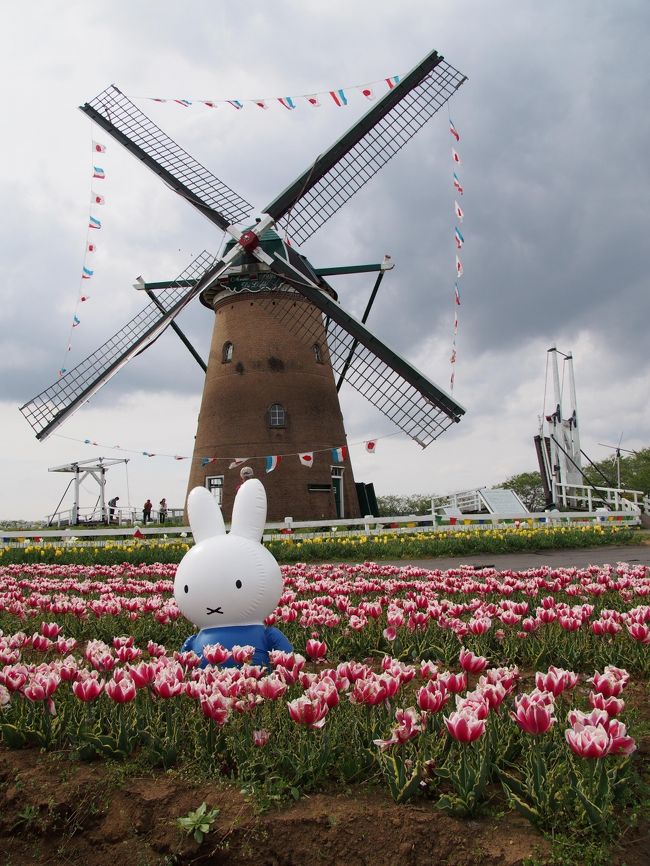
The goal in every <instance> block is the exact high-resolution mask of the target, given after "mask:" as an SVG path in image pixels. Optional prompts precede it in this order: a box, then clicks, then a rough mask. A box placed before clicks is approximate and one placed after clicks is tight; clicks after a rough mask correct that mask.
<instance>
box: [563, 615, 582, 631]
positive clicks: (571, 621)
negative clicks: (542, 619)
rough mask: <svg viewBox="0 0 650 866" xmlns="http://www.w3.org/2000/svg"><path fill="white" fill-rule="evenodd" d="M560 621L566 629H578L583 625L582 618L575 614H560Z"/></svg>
mask: <svg viewBox="0 0 650 866" xmlns="http://www.w3.org/2000/svg"><path fill="white" fill-rule="evenodd" d="M558 621H559V623H560V625H561V626H562V628H563V629H564V631H578V629H579V628H580V627H581V625H582V620H581V619H578V618H577V617H574V616H559V617H558Z"/></svg>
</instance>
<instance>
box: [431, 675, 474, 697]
mask: <svg viewBox="0 0 650 866" xmlns="http://www.w3.org/2000/svg"><path fill="white" fill-rule="evenodd" d="M438 679H439V680H441V681H442V682H443V683H444V684H445V686H446V688H447V691H449V692H453V693H454V694H458V693H460V692H464V691H465V689H466V688H467V674H466V673H465V671H463V672H462V673H459V674H453V673H451V672H450V671H447V672H446V673H444V674H440V675H439V677H438Z"/></svg>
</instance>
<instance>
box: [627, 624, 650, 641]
mask: <svg viewBox="0 0 650 866" xmlns="http://www.w3.org/2000/svg"><path fill="white" fill-rule="evenodd" d="M627 630H628V631H629V633H630V635H631V637H633V638H634V640H638V641H639V643H643V644H649V643H650V628H648V626H647V625H644V624H643V623H640V622H634V623H632V624H631V625H628V627H627Z"/></svg>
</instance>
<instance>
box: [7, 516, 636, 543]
mask: <svg viewBox="0 0 650 866" xmlns="http://www.w3.org/2000/svg"><path fill="white" fill-rule="evenodd" d="M640 523H641V517H640V514H637V513H633V512H630V511H624V510H617V511H608V512H591V513H590V512H585V511H563V512H560V511H551V512H549V511H544V512H536V513H531V514H528V515H526V516H525V517H522V515H521V514H516V513H511V514H508V513H503V514H486V513H479V514H463V515H461V516H460V517H453V516H446V517H439V516H432V515H431V514H425V515H417V516H416V515H408V516H405V517H404V516H400V517H372V516H370V515H368V516H366V517H361V518H357V519H354V520H350V519H347V520H346V519H342V520H317V521H307V520H299V521H297V520H293V519H292V518H291V517H286V518H285V519H284V521H281V522H277V523H268V524H267V525H266V527H265V531H264V540H265V541H270V540H271V539H277V538H278V537H279V536H280V537H286V536H291V535H295V536H297V537H298V536H299V537H300V538H317V537H318V538H323V537H331V536H332V535H334V534H335V533H336V535H337V536H339V537H341V536H354V535H368V536H372V535H382V534H384V533H386V532H390V533H397V534H400V533H414V532H433V531H445V532H459V531H460V532H463V531H474V530H491V529H499V528H515V529H519V528H526V527H535V526H537V527H544V526H547V527H550V526H584V525H616V526H638V525H639V524H640ZM138 528H139V531H140V532H141V533H142V534H143V535H144V537H145V538H148V539H149V540H151V541H154V540H163V538H164V539H165V540H170V539H175V540H178V539H179V538H185V537H187V538H191V529H190V527H189V526H166V525H162V526H161V525H160V524H155V523H148V524H147V525H146V526H140V527H138ZM132 537H133V527H122V528H120V527H113V526H112V527H99V526H98V527H95V528H92V529H84V528H83V527H82V526H74V527H68V528H66V529H64V530H63V531H62V530H60V529H40V530H35V529H32V530H25V531H21V530H0V539H1V541H2V542H4V544H5V545H10V546H20V545H26V544H33V543H34V542H35V540H37V541H36V543H38V542H39V541H41V540H43V541H53V540H55V539H59V540H60V541H61V542H62V543H67V544H69V543H75V544H81V545H83V544H91V545H95V546H103V545H105V544H108V543H111V541H115V540H116V539H120V538H122V539H125V540H126V539H128V538H132ZM90 539H92V540H90Z"/></svg>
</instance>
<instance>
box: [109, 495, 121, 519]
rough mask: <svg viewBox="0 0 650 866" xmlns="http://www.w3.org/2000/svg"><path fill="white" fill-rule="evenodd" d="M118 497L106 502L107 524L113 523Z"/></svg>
mask: <svg viewBox="0 0 650 866" xmlns="http://www.w3.org/2000/svg"><path fill="white" fill-rule="evenodd" d="M119 498H120V497H119V496H114V497H113V498H112V499H109V500H108V522H109V523H112V522H113V517H114V516H115V511H116V509H117V502H118V500H119Z"/></svg>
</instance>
